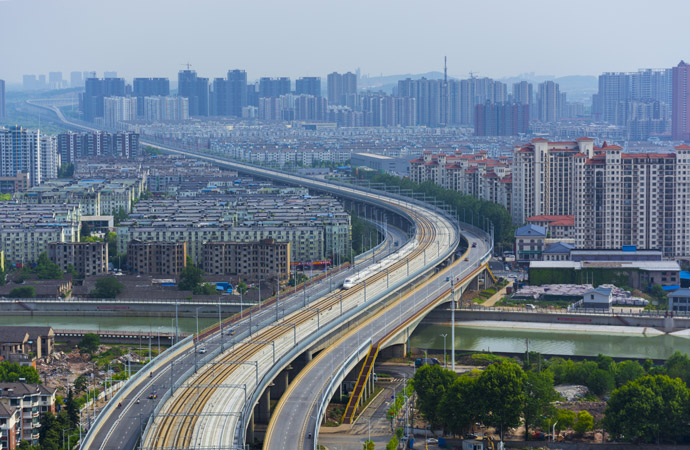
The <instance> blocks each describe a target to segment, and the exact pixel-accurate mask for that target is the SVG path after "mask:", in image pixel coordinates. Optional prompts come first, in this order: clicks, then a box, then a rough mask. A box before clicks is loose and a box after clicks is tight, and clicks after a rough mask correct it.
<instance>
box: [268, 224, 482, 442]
mask: <svg viewBox="0 0 690 450" xmlns="http://www.w3.org/2000/svg"><path fill="white" fill-rule="evenodd" d="M464 234H465V236H466V238H467V239H468V241H469V242H470V244H471V243H473V242H474V243H477V247H475V248H472V247H471V246H470V249H469V250H470V254H469V261H464V259H461V260H458V261H456V262H455V263H454V264H453V266H452V267H451V269H449V272H447V273H448V274H449V275H450V276H452V277H453V278H457V277H458V276H461V275H462V276H463V277H464V276H465V275H466V274H468V273H470V272H471V271H472V270H474V269H475V268H476V267H477V262H478V261H479V260H480V258H481V257H482V256H483V255H485V254H486V252H488V250H489V244H488V242H486V241H484V239H483V238H481V237H479V236H477V235H474V234H473V233H469V232H465V233H464ZM447 288H448V282H447V281H446V278H445V276H441V277H438V278H437V279H436V280H434V281H433V282H431V283H427V286H426V287H424V288H420V289H418V290H416V291H415V292H414V293H413V294H411V295H407V296H406V297H403V298H402V301H401V302H399V303H400V305H399V306H398V305H396V306H392V307H390V308H389V309H387V310H386V313H385V314H380V315H379V316H377V317H376V318H375V319H374V320H372V321H371V323H370V324H368V325H366V326H365V327H358V329H357V331H355V332H353V333H351V334H349V335H347V336H345V337H344V338H342V339H341V340H340V341H338V342H337V343H336V344H334V345H332V346H330V347H329V348H327V349H326V350H324V351H323V352H322V353H321V354H319V356H318V357H317V358H316V359H315V360H314V362H313V363H312V365H311V366H308V367H307V368H305V369H304V370H308V372H303V373H302V374H300V377H299V378H298V379H297V380H296V381H295V383H297V384H295V385H293V386H292V387H291V389H290V390H289V391H288V392H286V393H285V395H284V396H283V398H282V399H281V400H280V404H279V405H278V408H276V410H275V413H274V416H273V417H272V418H271V424H270V426H269V430H268V433H267V436H266V440H265V441H264V448H265V449H268V450H294V449H296V448H297V449H303V450H308V449H313V442H312V441H311V440H309V439H306V436H307V432H308V431H310V430H313V429H314V427H315V417H316V413H317V409H318V405H317V400H318V399H319V398H320V395H321V392H322V390H323V389H325V387H326V385H327V384H328V382H329V381H330V376H331V374H333V373H335V371H336V370H337V368H338V366H339V364H340V363H341V362H343V361H345V360H346V359H347V358H348V357H349V356H350V355H351V354H353V353H355V352H356V349H357V348H359V347H360V346H361V344H362V343H363V342H365V341H366V340H367V339H369V338H371V339H372V341H373V342H375V341H376V340H378V339H380V338H381V337H383V336H385V335H386V334H387V333H388V332H389V331H391V330H393V329H394V328H395V327H396V326H397V325H399V324H400V323H402V322H403V321H404V320H406V319H407V317H410V316H412V315H414V314H415V313H416V312H417V311H419V309H420V308H422V307H423V306H424V305H425V304H426V303H427V302H431V301H433V299H435V298H436V297H437V296H438V295H439V294H440V293H441V292H442V291H443V290H445V289H447Z"/></svg>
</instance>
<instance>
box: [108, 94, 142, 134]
mask: <svg viewBox="0 0 690 450" xmlns="http://www.w3.org/2000/svg"><path fill="white" fill-rule="evenodd" d="M103 102H104V106H103V118H104V122H105V126H106V127H107V128H112V129H116V128H118V127H119V125H120V122H127V121H130V120H136V118H137V98H136V97H106V98H105V99H104V100H103Z"/></svg>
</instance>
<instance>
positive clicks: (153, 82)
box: [132, 78, 170, 117]
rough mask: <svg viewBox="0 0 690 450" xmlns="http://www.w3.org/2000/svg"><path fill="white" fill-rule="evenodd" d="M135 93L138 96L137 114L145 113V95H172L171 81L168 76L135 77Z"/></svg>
mask: <svg viewBox="0 0 690 450" xmlns="http://www.w3.org/2000/svg"><path fill="white" fill-rule="evenodd" d="M133 85H134V86H133V87H134V90H133V93H132V94H133V95H134V96H135V97H136V98H137V115H138V116H139V117H141V116H143V115H144V97H157V96H159V95H160V96H163V97H167V96H169V95H170V81H169V80H168V79H167V78H135V79H134V83H133Z"/></svg>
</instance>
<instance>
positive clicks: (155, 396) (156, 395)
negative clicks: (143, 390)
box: [149, 391, 158, 400]
mask: <svg viewBox="0 0 690 450" xmlns="http://www.w3.org/2000/svg"><path fill="white" fill-rule="evenodd" d="M156 398H158V394H156V391H153V392H151V393H150V394H149V399H150V400H153V399H156Z"/></svg>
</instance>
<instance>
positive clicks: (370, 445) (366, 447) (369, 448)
mask: <svg viewBox="0 0 690 450" xmlns="http://www.w3.org/2000/svg"><path fill="white" fill-rule="evenodd" d="M375 448H376V444H374V441H372V440H371V439H367V440H366V441H364V444H363V445H362V449H363V450H374V449H375Z"/></svg>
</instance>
